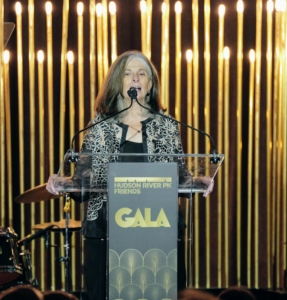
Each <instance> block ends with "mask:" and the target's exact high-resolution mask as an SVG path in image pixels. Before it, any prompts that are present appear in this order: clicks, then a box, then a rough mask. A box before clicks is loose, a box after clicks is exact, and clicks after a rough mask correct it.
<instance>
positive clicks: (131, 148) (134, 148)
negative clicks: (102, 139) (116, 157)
mask: <svg viewBox="0 0 287 300" xmlns="http://www.w3.org/2000/svg"><path fill="white" fill-rule="evenodd" d="M123 153H143V143H135V142H130V141H125V143H124V151H123ZM122 161H123V162H144V158H143V156H123V159H122Z"/></svg>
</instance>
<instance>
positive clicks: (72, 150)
mask: <svg viewBox="0 0 287 300" xmlns="http://www.w3.org/2000/svg"><path fill="white" fill-rule="evenodd" d="M135 91H136V90H135ZM136 92H137V91H136ZM132 105H133V99H131V104H130V105H129V106H128V107H126V108H124V109H122V110H120V111H118V112H117V113H115V114H113V115H111V116H108V117H106V118H105V119H102V120H101V121H99V122H97V123H94V124H91V125H89V126H87V127H85V128H83V129H81V130H79V131H77V132H76V133H75V134H74V136H73V138H72V141H71V149H70V150H69V152H70V153H71V155H70V157H69V162H76V161H77V160H78V159H79V158H78V156H77V155H75V149H74V142H75V138H76V137H77V136H78V135H79V134H80V133H81V132H83V131H86V130H87V129H89V128H91V127H93V126H96V125H99V124H101V123H102V122H104V121H106V120H108V119H111V118H113V117H115V116H117V115H118V114H120V113H122V112H124V111H126V110H128V109H129V108H131V106H132Z"/></svg>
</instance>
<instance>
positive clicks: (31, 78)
mask: <svg viewBox="0 0 287 300" xmlns="http://www.w3.org/2000/svg"><path fill="white" fill-rule="evenodd" d="M28 15H29V17H28V32H29V46H28V47H29V100H30V101H29V110H30V137H29V138H30V187H31V188H32V187H34V186H35V173H36V172H35V167H36V165H35V158H36V149H35V128H36V127H35V118H34V116H35V49H34V48H35V47H34V0H29V1H28ZM30 209H31V213H30V217H31V226H33V225H34V224H35V203H31V206H30ZM28 231H29V232H30V231H31V228H29V229H28ZM31 252H32V257H31V261H32V265H33V266H35V258H36V251H35V241H32V242H31Z"/></svg>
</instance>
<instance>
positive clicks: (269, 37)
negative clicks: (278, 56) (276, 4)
mask: <svg viewBox="0 0 287 300" xmlns="http://www.w3.org/2000/svg"><path fill="white" fill-rule="evenodd" d="M272 12H273V10H272V11H268V10H267V30H266V31H267V41H266V47H267V55H266V164H267V166H266V189H267V195H266V198H267V216H266V217H267V282H268V283H267V287H268V288H271V287H272V277H271V276H272V269H271V268H272V255H271V248H272V247H271V245H272V238H271V233H272V229H271V220H272V219H271V217H272V204H271V184H272V181H271V175H272V165H271V158H272V72H273V70H272V60H273V55H272V47H273V38H272V24H273V21H272V14H273V13H272Z"/></svg>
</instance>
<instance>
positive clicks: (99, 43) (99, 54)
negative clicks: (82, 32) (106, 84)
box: [96, 3, 104, 89]
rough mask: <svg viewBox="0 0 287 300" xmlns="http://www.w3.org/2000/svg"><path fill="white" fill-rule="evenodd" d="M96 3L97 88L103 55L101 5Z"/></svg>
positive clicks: (101, 81) (100, 84) (102, 65)
mask: <svg viewBox="0 0 287 300" xmlns="http://www.w3.org/2000/svg"><path fill="white" fill-rule="evenodd" d="M99 4H100V3H98V4H97V5H96V7H97V57H98V89H100V88H101V86H102V83H103V74H104V73H103V72H104V57H103V14H102V11H100V8H101V6H100V5H99Z"/></svg>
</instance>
